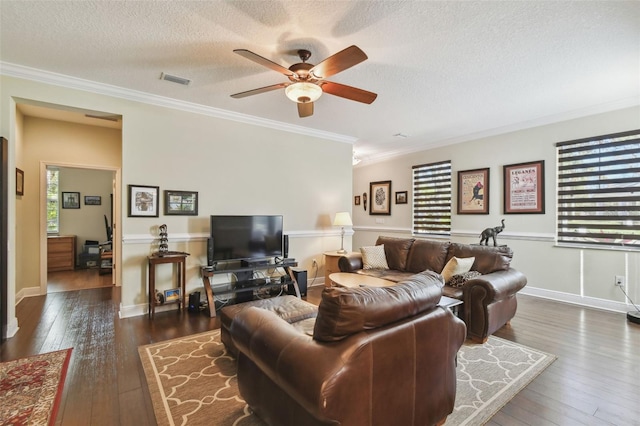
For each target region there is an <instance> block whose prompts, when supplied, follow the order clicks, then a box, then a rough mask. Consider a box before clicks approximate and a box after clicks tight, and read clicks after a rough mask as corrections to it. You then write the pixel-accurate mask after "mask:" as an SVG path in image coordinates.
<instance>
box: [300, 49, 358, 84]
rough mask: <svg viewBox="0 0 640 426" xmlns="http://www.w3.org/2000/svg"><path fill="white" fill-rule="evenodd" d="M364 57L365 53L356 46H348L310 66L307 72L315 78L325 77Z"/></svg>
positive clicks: (356, 63)
mask: <svg viewBox="0 0 640 426" xmlns="http://www.w3.org/2000/svg"><path fill="white" fill-rule="evenodd" d="M366 59H367V55H366V54H365V53H364V52H363V51H362V50H360V48H359V47H358V46H349V47H347V48H346V49H344V50H341V51H340V52H338V53H336V54H335V55H333V56H329V57H328V58H327V59H325V60H324V61H322V62H320V63H319V64H318V65H316V66H315V67H313V68H311V70H309V73H310V74H313V76H314V77H316V78H327V77H331V76H332V75H334V74H337V73H339V72H341V71H344V70H346V69H348V68H351V67H352V66H354V65H358V64H359V63H360V62H362V61H365V60H366Z"/></svg>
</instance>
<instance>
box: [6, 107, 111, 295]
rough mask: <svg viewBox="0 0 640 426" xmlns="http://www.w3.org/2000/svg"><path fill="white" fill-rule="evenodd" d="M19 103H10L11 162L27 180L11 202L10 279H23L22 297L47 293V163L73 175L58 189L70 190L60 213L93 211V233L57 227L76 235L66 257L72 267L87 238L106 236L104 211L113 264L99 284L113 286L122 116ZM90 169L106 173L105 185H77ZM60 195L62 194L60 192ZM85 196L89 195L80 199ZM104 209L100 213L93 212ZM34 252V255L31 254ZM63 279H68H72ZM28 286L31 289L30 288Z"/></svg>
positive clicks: (71, 215) (98, 238) (95, 239)
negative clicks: (13, 135)
mask: <svg viewBox="0 0 640 426" xmlns="http://www.w3.org/2000/svg"><path fill="white" fill-rule="evenodd" d="M21 102H25V103H20V104H16V110H17V118H18V119H17V120H16V133H18V134H20V138H18V139H17V140H16V146H17V151H18V152H19V155H18V156H17V163H18V164H20V165H23V168H24V169H25V176H28V178H29V179H27V178H25V182H26V184H25V189H26V190H25V195H24V196H23V197H22V198H21V199H20V200H19V201H20V202H18V203H16V229H17V233H16V241H17V250H16V282H20V283H25V284H24V288H23V289H22V290H21V291H22V293H23V295H25V296H30V295H36V294H46V293H47V292H48V285H47V282H48V279H49V278H50V277H49V273H48V270H47V269H48V268H47V266H48V259H47V256H48V238H47V237H48V234H49V233H48V232H47V230H48V226H47V205H48V200H47V195H46V194H47V192H46V189H47V167H58V168H63V169H68V170H70V171H72V172H73V173H72V175H73V174H74V173H75V176H72V178H71V179H70V180H69V182H68V183H69V184H68V185H66V186H65V187H62V190H63V191H64V192H69V193H73V194H72V196H71V198H69V200H71V201H73V203H71V204H73V205H72V206H70V208H69V209H68V210H67V209H62V208H61V212H64V213H71V212H74V213H75V215H74V214H68V215H65V216H68V217H69V218H71V220H72V221H73V220H77V219H78V215H79V214H80V216H82V213H88V212H94V213H96V214H95V215H94V216H95V217H94V218H93V219H92V220H91V224H90V225H88V226H89V227H90V228H92V229H93V230H94V231H95V232H93V233H92V232H85V231H81V232H76V231H75V230H73V229H71V230H70V228H68V227H67V228H66V229H61V231H62V232H63V233H68V234H69V235H77V240H76V243H75V244H74V249H75V250H74V251H75V253H74V254H73V261H72V262H73V266H74V269H75V266H79V262H80V257H79V255H80V254H82V253H83V252H84V249H85V246H87V245H88V244H87V240H93V241H98V243H101V242H104V241H105V240H106V232H105V225H104V216H105V213H106V212H108V214H106V215H107V217H109V219H110V222H111V223H110V225H111V227H112V228H113V243H114V244H113V245H112V259H113V263H114V265H115V268H114V269H113V274H108V275H104V276H103V277H100V280H99V281H100V285H102V283H103V282H104V281H105V280H106V281H107V284H108V285H117V286H119V285H120V282H121V274H120V273H119V269H120V268H118V263H119V260H120V254H119V253H120V250H121V244H120V243H119V242H120V241H121V232H120V230H119V226H118V223H119V221H120V208H121V203H120V198H121V190H120V187H121V163H122V117H121V116H119V115H113V114H107V113H104V112H96V111H87V110H80V109H76V108H71V107H64V106H59V105H51V104H43V103H39V102H34V103H29V101H25V100H21ZM100 117H103V118H104V119H101V118H100ZM94 172H95V173H98V172H102V173H106V174H107V175H108V185H109V187H110V188H109V189H107V190H105V192H95V190H94V189H92V188H91V187H87V186H83V185H85V183H86V182H85V181H87V180H88V179H86V178H85V177H82V176H78V174H82V173H94ZM60 195H61V198H63V197H62V196H63V194H62V191H61V194H60ZM111 195H113V197H111ZM86 196H88V197H89V199H85V197H86ZM111 199H113V207H112V208H110V207H111ZM97 200H99V201H97ZM68 207H69V206H68ZM74 207H75V209H74ZM105 207H106V208H107V210H106V212H105V213H98V212H99V211H101V209H104V208H105ZM71 232H75V233H76V234H72V233H71ZM36 253H37V257H36V256H34V254H36ZM36 259H37V262H35V265H34V260H36ZM36 265H37V267H34V266H36ZM85 266H86V264H85ZM56 272H59V271H56ZM72 272H73V271H72ZM59 275H61V276H62V275H64V274H59ZM74 275H75V276H79V274H74ZM61 280H62V279H61ZM109 280H110V281H111V282H110V283H109V282H108V281H109ZM58 281H59V280H58ZM64 281H69V282H70V283H72V281H73V280H68V279H64ZM75 281H76V283H77V282H80V281H82V279H77V280H75ZM29 284H30V285H29ZM34 284H35V285H36V286H37V287H33V285H34Z"/></svg>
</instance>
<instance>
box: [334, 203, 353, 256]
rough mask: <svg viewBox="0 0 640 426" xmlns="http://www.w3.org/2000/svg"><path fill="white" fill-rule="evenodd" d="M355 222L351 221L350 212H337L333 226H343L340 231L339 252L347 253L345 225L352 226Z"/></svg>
mask: <svg viewBox="0 0 640 426" xmlns="http://www.w3.org/2000/svg"><path fill="white" fill-rule="evenodd" d="M352 225H353V223H351V216H350V215H349V212H340V213H336V217H335V218H334V219H333V226H341V227H342V231H341V233H340V250H338V253H346V252H347V251H346V250H345V249H344V227H345V226H352Z"/></svg>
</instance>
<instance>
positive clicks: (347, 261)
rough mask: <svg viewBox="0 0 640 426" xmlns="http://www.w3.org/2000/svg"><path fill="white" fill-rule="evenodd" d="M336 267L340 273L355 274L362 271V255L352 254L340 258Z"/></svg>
mask: <svg viewBox="0 0 640 426" xmlns="http://www.w3.org/2000/svg"><path fill="white" fill-rule="evenodd" d="M338 267H339V268H340V272H355V271H357V270H359V269H362V253H358V252H353V253H347V254H346V255H344V256H340V259H338Z"/></svg>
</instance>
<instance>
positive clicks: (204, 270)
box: [200, 259, 302, 318]
mask: <svg viewBox="0 0 640 426" xmlns="http://www.w3.org/2000/svg"><path fill="white" fill-rule="evenodd" d="M219 265H220V264H217V265H216V267H214V266H201V267H200V273H201V275H202V284H204V291H205V294H206V295H207V304H208V305H209V316H210V317H211V318H214V317H215V316H216V305H215V296H223V295H226V294H228V295H235V294H238V293H247V292H251V293H253V291H254V290H258V289H271V288H278V287H285V286H288V285H291V284H293V288H294V290H295V292H296V297H297V298H298V299H301V298H302V296H301V295H300V288H299V287H298V281H297V280H296V277H295V274H294V273H293V270H292V269H291V268H292V267H295V266H298V263H297V262H296V261H295V259H284V260H283V261H281V262H279V263H261V264H259V265H256V264H253V265H252V266H243V264H241V265H240V267H239V268H233V269H218V268H217V266H219ZM273 268H282V269H284V271H285V273H286V274H285V275H284V276H287V277H289V279H290V281H286V282H281V281H279V280H278V281H267V280H266V279H265V278H253V276H254V273H255V271H260V270H264V269H273ZM216 273H218V274H235V275H236V276H238V277H242V278H241V281H238V282H236V283H233V284H232V283H223V284H232V286H233V288H232V289H231V290H222V291H216V292H214V291H213V289H212V288H211V280H210V279H209V278H211V277H213V276H214V275H215V274H216Z"/></svg>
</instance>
